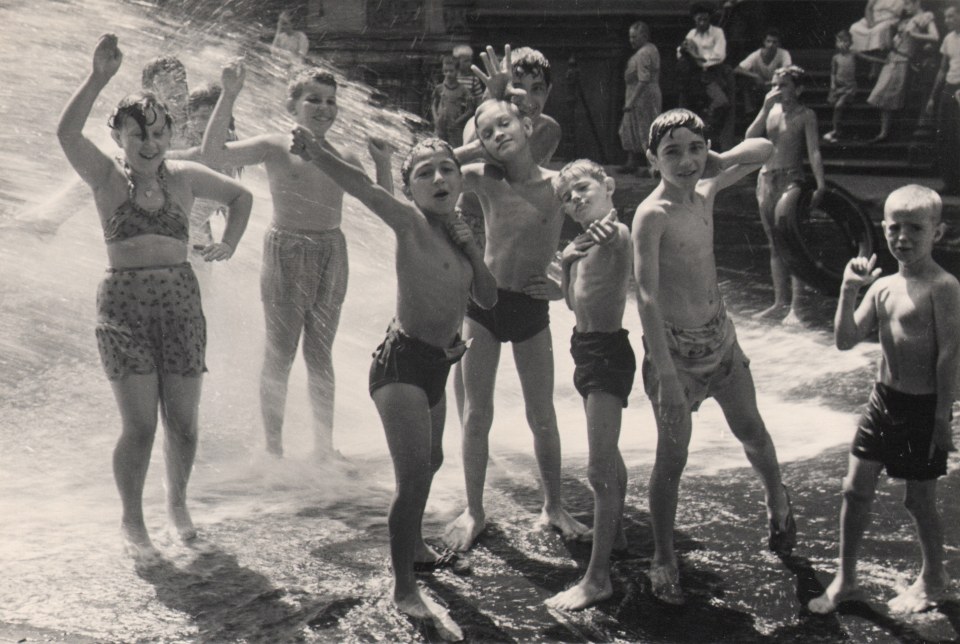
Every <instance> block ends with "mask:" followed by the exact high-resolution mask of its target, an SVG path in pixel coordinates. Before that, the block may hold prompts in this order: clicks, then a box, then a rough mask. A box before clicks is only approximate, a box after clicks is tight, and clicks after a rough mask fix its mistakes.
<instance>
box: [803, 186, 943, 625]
mask: <svg viewBox="0 0 960 644" xmlns="http://www.w3.org/2000/svg"><path fill="white" fill-rule="evenodd" d="M941 209H942V204H941V201H940V197H939V195H937V193H936V192H934V191H933V190H931V189H929V188H926V187H923V186H919V185H908V186H904V187H902V188H898V189H897V190H894V191H893V192H891V193H890V195H889V196H888V197H887V201H886V203H885V204H884V208H883V230H884V233H885V235H886V237H887V246H888V247H889V248H890V252H891V253H892V254H893V256H894V258H896V260H897V264H898V266H899V268H898V271H897V273H896V274H894V275H890V276H887V277H881V278H880V279H877V277H878V275H879V274H880V269H879V268H874V266H875V264H876V256H874V257H871V258H869V259H867V258H865V257H855V258H854V259H851V260H850V261H849V262H848V263H847V268H846V270H845V271H844V274H843V286H842V287H841V290H840V301H839V302H838V304H837V315H836V319H835V320H834V335H835V339H836V343H837V348H838V349H840V350H841V351H843V350H846V349H851V348H853V347H854V346H856V344H857V343H858V342H860V340H862V339H863V338H865V337H866V336H867V335H868V334H870V333H872V331H873V329H874V328H879V332H880V349H881V354H880V360H879V364H878V365H877V367H878V368H877V372H878V373H877V382H876V384H875V385H874V388H873V392H872V393H871V394H870V402H869V403H867V406H866V407H865V408H864V411H863V415H862V416H861V417H860V422H859V426H858V428H857V434H856V437H855V438H854V440H853V446H852V447H851V448H850V465H849V470H848V471H847V477H846V478H845V479H844V481H843V505H842V507H841V510H840V569H839V570H838V571H837V575H836V576H835V577H834V578H833V581H832V582H830V585H829V586H827V590H826V592H824V593H823V594H822V595H820V596H819V597H817V598H815V599H813V600H811V601H810V603H809V604H808V607H809V608H810V610H811V611H813V612H815V613H829V612H831V611H833V610H835V609H836V608H837V605H838V604H840V603H841V602H843V601H846V600H849V599H857V598H860V589H859V586H858V585H857V548H858V546H859V545H860V539H861V538H862V537H863V532H864V530H865V529H866V527H867V523H868V521H869V519H870V505H871V503H872V502H873V497H874V494H875V493H876V488H877V478H878V477H879V476H880V472H881V470H883V469H884V468H886V470H887V474H888V475H889V476H892V477H894V478H902V479H905V480H906V483H907V484H906V497H905V499H904V505H905V506H906V507H907V510H908V511H909V512H910V515H911V516H912V517H913V520H914V523H915V524H916V527H917V536H918V538H919V540H920V551H921V554H922V556H923V566H922V568H921V569H920V575H919V576H918V577H917V580H916V582H914V584H913V585H912V586H910V588H908V589H907V590H906V591H905V592H903V593H901V594H900V595H898V596H897V597H895V598H894V599H892V600H891V601H890V603H889V606H890V608H891V609H892V610H894V611H896V612H905V613H914V612H920V611H923V610H926V609H928V608H930V607H931V606H933V605H935V604H936V603H937V601H938V600H940V599H942V598H943V595H944V594H945V592H946V590H947V586H948V584H949V581H950V580H949V578H948V577H947V571H946V569H945V568H944V554H943V526H942V524H941V521H940V514H939V513H938V512H937V478H939V477H941V476H943V475H944V474H946V473H947V452H951V451H953V450H954V449H955V448H954V446H953V438H952V436H951V429H950V420H951V407H952V405H953V400H954V391H955V386H956V378H957V367H958V361H960V284H958V282H957V280H956V278H954V277H953V276H952V275H950V274H949V273H948V272H947V271H945V270H943V268H941V267H940V266H939V265H938V264H937V263H936V262H935V261H934V259H933V257H932V255H931V253H932V251H933V245H934V243H935V242H936V241H937V240H939V239H940V238H941V237H942V236H943V233H944V228H945V225H944V223H943V220H942V219H941ZM865 286H867V287H869V288H868V289H867V293H866V295H864V297H863V300H862V301H861V302H860V305H859V306H857V294H858V293H859V292H860V289H861V288H863V287H865Z"/></svg>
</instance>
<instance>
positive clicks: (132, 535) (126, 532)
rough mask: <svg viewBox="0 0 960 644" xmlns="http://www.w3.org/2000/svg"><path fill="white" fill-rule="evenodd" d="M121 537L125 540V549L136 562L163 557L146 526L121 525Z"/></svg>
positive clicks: (152, 560)
mask: <svg viewBox="0 0 960 644" xmlns="http://www.w3.org/2000/svg"><path fill="white" fill-rule="evenodd" d="M120 538H121V539H122V540H123V550H124V552H126V553H127V556H129V557H131V558H132V559H133V560H134V561H135V562H136V563H151V562H154V561H159V560H161V559H163V555H161V554H160V551H159V550H157V549H156V548H155V547H154V545H153V542H152V541H150V535H148V534H147V530H146V528H144V527H142V526H140V527H135V526H127V525H121V526H120Z"/></svg>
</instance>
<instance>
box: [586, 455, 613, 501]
mask: <svg viewBox="0 0 960 644" xmlns="http://www.w3.org/2000/svg"><path fill="white" fill-rule="evenodd" d="M587 481H589V483H590V487H591V488H593V491H594V492H596V493H598V494H602V493H604V492H611V491H613V490H615V489H616V488H617V469H616V466H615V464H614V463H610V462H606V463H593V462H591V463H590V464H589V465H588V466H587Z"/></svg>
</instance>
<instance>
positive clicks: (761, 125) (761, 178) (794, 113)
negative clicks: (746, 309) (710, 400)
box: [745, 65, 825, 325]
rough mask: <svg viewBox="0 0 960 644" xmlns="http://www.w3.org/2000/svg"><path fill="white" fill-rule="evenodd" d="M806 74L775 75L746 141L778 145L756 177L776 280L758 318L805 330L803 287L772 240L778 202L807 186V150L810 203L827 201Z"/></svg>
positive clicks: (788, 70)
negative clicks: (805, 98)
mask: <svg viewBox="0 0 960 644" xmlns="http://www.w3.org/2000/svg"><path fill="white" fill-rule="evenodd" d="M805 76H806V73H805V72H804V71H803V69H801V68H800V67H797V66H796V65H788V66H786V67H781V68H780V69H778V70H777V71H775V72H774V73H773V89H771V90H770V91H769V92H767V95H766V97H765V98H764V100H763V107H762V108H761V109H760V112H759V113H758V114H757V116H756V118H754V119H753V122H752V123H751V124H750V126H749V127H748V128H747V132H746V134H745V138H748V139H749V138H753V137H758V136H766V137H767V138H768V139H770V142H771V143H773V154H772V155H770V158H769V159H767V161H766V163H764V164H763V167H762V168H761V169H760V174H759V175H758V176H757V204H758V206H759V208H760V222H761V223H762V224H763V231H764V232H765V233H766V234H767V242H768V243H769V244H770V274H771V276H772V277H773V305H772V306H770V307H769V308H767V309H764V310H763V311H761V312H760V313H758V314H757V317H758V318H779V319H780V320H781V321H782V323H783V324H786V325H797V324H800V318H799V316H798V315H797V308H798V304H799V302H800V295H801V293H802V291H803V284H802V283H801V282H800V280H798V279H797V278H796V277H793V276H791V275H790V270H789V269H788V268H787V264H786V262H785V261H784V259H783V256H782V251H781V249H780V248H779V246H778V244H777V240H776V237H775V236H774V234H773V229H774V226H775V224H776V222H775V209H776V207H777V202H778V201H779V200H780V197H782V196H783V193H784V192H786V190H787V188H789V187H790V185H791V184H793V183H797V182H802V181H803V177H804V172H803V150H804V146H806V150H807V159H808V160H809V161H810V169H811V170H812V171H813V177H814V179H815V180H816V182H817V189H816V191H815V192H814V193H813V198H812V199H811V200H810V204H811V207H816V205H817V204H818V203H820V200H821V199H822V198H823V192H824V189H825V188H824V176H823V157H822V156H821V155H820V139H819V138H818V137H819V133H818V129H817V115H816V114H815V113H814V111H813V110H812V109H810V108H809V107H806V106H805V105H803V104H802V103H801V102H800V94H801V93H802V92H803V82H804V78H805Z"/></svg>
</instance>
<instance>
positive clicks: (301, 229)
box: [201, 62, 392, 461]
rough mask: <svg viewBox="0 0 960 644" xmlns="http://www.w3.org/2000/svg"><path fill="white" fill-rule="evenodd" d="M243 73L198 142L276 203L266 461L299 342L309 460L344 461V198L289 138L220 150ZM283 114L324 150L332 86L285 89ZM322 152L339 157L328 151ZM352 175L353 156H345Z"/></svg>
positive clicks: (267, 278) (265, 280)
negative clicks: (339, 390) (338, 440)
mask: <svg viewBox="0 0 960 644" xmlns="http://www.w3.org/2000/svg"><path fill="white" fill-rule="evenodd" d="M244 75H245V72H244V69H243V65H242V64H240V63H238V62H234V63H231V64H228V65H227V66H225V67H224V68H223V73H222V76H221V86H222V87H223V91H222V93H221V95H220V99H219V100H218V101H217V105H216V107H215V108H214V110H213V115H212V116H211V117H210V121H209V123H208V124H207V129H206V132H205V133H204V137H203V145H202V148H201V150H202V155H203V160H204V162H205V163H208V164H211V165H214V166H219V167H224V166H232V167H241V166H249V165H255V164H258V163H262V164H264V166H265V167H266V170H267V179H268V181H269V184H270V195H271V197H272V199H273V225H272V226H271V228H270V229H269V230H268V231H267V234H266V237H265V239H264V251H263V267H262V269H261V274H260V291H261V298H262V300H263V311H264V318H265V321H266V331H267V342H266V351H265V356H264V362H263V370H262V372H261V382H260V406H261V413H262V414H263V425H264V430H265V433H266V443H267V451H268V452H270V453H271V454H274V455H276V456H281V455H282V454H283V443H282V435H281V430H282V427H283V413H284V406H285V404H286V398H287V379H288V377H289V375H290V368H291V366H292V365H293V360H294V358H295V357H296V352H297V345H298V344H299V343H300V335H301V333H302V334H303V357H304V360H305V362H306V365H307V381H308V387H309V391H310V402H311V406H312V408H313V417H314V419H313V421H314V422H313V424H314V456H315V457H316V458H317V459H318V460H321V461H330V460H331V459H333V460H336V459H341V458H342V456H340V454H339V452H337V451H336V450H335V449H334V447H333V393H334V375H333V355H332V350H333V339H334V337H335V335H336V332H337V325H338V324H339V321H340V307H341V305H342V304H343V299H344V295H345V294H346V289H347V245H346V240H345V239H344V237H343V233H342V232H341V231H340V219H341V213H342V210H343V189H342V188H340V186H339V185H337V183H336V182H334V181H332V180H331V179H330V177H328V176H327V175H325V174H324V173H323V172H322V171H321V170H320V169H319V168H317V167H316V166H315V165H314V164H312V163H307V162H305V161H303V159H301V158H300V157H298V156H296V155H294V154H291V153H290V150H289V148H290V134H289V132H281V133H276V134H262V135H259V136H254V137H250V138H247V139H243V140H240V141H234V142H227V132H228V128H227V124H228V123H229V122H230V120H231V118H232V117H231V113H232V111H233V104H234V102H235V101H236V99H237V96H238V95H239V94H240V90H241V89H242V88H243V80H244ZM288 94H289V95H288V98H287V101H286V107H287V111H288V112H289V113H290V114H291V115H292V116H293V118H294V119H295V120H296V122H297V124H298V125H300V126H302V127H305V128H307V129H309V130H310V131H311V132H312V133H313V135H314V136H316V137H317V138H319V139H322V140H324V141H325V138H324V137H325V136H326V134H327V132H328V131H329V130H330V128H331V126H332V125H333V122H334V119H336V117H337V82H336V79H335V78H334V77H333V76H332V75H331V74H329V73H327V72H323V71H321V70H319V69H307V70H304V71H303V72H301V73H300V74H298V75H297V76H296V77H295V78H294V80H293V82H292V83H291V84H290V87H289V89H288ZM327 145H330V146H331V149H334V150H336V148H335V147H333V146H332V144H330V143H329V142H327ZM381 152H382V151H381V150H380V149H379V148H375V150H374V161H375V163H376V168H377V183H379V184H380V185H382V186H384V187H386V188H387V189H388V190H391V191H392V177H391V169H390V156H389V155H388V154H382V153H381ZM342 154H343V156H344V158H345V159H346V160H347V161H348V162H349V163H352V164H353V165H355V166H358V167H359V165H360V161H359V160H358V159H357V158H356V156H355V155H353V154H350V153H342Z"/></svg>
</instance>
